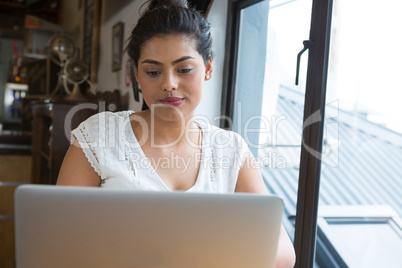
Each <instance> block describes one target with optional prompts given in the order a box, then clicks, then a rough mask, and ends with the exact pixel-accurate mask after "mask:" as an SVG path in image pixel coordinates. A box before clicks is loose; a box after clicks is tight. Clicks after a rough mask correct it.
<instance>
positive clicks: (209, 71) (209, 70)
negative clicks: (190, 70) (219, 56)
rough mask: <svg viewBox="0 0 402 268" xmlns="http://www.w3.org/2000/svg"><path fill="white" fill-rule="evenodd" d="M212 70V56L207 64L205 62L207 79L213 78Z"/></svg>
mask: <svg viewBox="0 0 402 268" xmlns="http://www.w3.org/2000/svg"><path fill="white" fill-rule="evenodd" d="M212 71H213V67H212V58H209V60H208V61H207V64H205V80H209V79H211V77H212Z"/></svg>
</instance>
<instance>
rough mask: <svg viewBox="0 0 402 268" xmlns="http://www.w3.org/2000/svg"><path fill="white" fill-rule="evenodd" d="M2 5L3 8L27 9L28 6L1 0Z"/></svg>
mask: <svg viewBox="0 0 402 268" xmlns="http://www.w3.org/2000/svg"><path fill="white" fill-rule="evenodd" d="M0 7H2V8H13V9H22V10H25V9H26V6H25V5H24V4H18V3H12V2H11V3H10V2H3V1H0Z"/></svg>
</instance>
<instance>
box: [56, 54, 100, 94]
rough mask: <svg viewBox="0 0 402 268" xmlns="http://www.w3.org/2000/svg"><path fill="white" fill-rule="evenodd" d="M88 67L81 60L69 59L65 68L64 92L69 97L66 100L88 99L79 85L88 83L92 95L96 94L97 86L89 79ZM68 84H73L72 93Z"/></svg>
mask: <svg viewBox="0 0 402 268" xmlns="http://www.w3.org/2000/svg"><path fill="white" fill-rule="evenodd" d="M88 75H89V74H88V65H87V64H86V63H85V62H84V61H83V60H80V59H77V58H73V59H69V60H68V61H67V62H66V64H65V66H64V77H65V79H63V85H64V90H65V91H66V92H67V94H68V95H69V96H68V97H66V100H76V101H84V100H86V98H85V97H84V95H82V93H81V91H80V88H79V85H80V84H82V83H84V82H87V83H88V84H89V85H90V89H91V91H92V93H95V92H94V91H95V85H94V84H92V83H91V82H90V81H89V79H88ZM67 83H70V84H73V85H74V87H73V90H72V91H70V89H69V87H68V85H67Z"/></svg>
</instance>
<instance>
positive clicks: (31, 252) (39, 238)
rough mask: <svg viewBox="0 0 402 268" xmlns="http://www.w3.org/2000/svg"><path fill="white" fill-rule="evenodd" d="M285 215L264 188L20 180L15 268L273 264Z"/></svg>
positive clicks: (234, 267)
mask: <svg viewBox="0 0 402 268" xmlns="http://www.w3.org/2000/svg"><path fill="white" fill-rule="evenodd" d="M282 213H283V201H282V200H281V199H280V198H279V197H277V196H267V195H259V194H247V193H239V194H207V193H187V192H139V191H138V192H137V191H132V190H116V189H104V188H92V187H70V186H44V185H23V186H20V187H18V188H17V190H16V192H15V235H16V241H15V242H16V267H17V268H25V267H30V268H35V267H40V268H46V267H75V268H76V267H97V268H99V267H138V268H144V267H167V268H180V267H185V268H189V267H195V268H198V267H202V268H214V267H217V268H225V267H230V268H240V267H242V268H245V267H247V268H248V267H253V268H267V267H274V264H275V257H276V251H277V245H278V239H279V233H280V228H281V227H280V226H281V217H282Z"/></svg>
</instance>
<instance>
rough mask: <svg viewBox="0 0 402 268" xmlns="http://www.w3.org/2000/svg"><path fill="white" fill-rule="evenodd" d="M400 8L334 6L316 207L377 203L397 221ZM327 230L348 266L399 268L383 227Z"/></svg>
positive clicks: (390, 3) (368, 2)
mask: <svg viewBox="0 0 402 268" xmlns="http://www.w3.org/2000/svg"><path fill="white" fill-rule="evenodd" d="M401 9H402V2H401V1H399V0H384V1H381V3H380V2H378V1H374V0H353V1H349V0H336V1H334V10H333V11H334V12H333V18H332V32H331V49H330V59H329V73H328V84H327V106H326V118H325V120H326V121H325V130H324V139H323V142H324V143H323V154H322V166H321V182H320V200H319V204H320V206H322V205H325V206H334V205H343V206H348V205H349V206H352V205H353V206H359V205H360V206H364V205H382V206H384V205H385V206H389V207H390V208H392V209H393V210H394V211H395V212H396V213H397V214H398V215H399V218H400V217H401V216H402V203H401V197H400V193H401V189H402V166H401V165H400V159H402V121H401V118H400V116H401V114H402V105H401V104H400V100H401V98H402V84H401V83H400V77H401V73H402V65H401V62H402V50H401V47H402V35H401V34H399V32H401V29H402V17H401V16H400V14H399V13H400V10H401ZM352 216H353V215H352ZM331 229H332V230H333V231H334V232H336V235H337V236H338V237H342V238H343V239H344V240H345V241H347V242H346V243H345V244H344V247H343V248H338V249H337V250H338V253H339V254H340V256H341V257H342V258H343V259H344V261H345V262H346V263H347V264H348V266H349V267H380V266H381V267H401V263H400V257H399V255H400V252H402V240H401V239H402V238H401V237H400V236H399V235H398V234H397V233H396V232H391V229H390V226H389V225H387V224H367V223H365V224H363V223H361V224H359V223H355V224H347V223H337V224H332V225H331ZM393 249H395V250H393ZM348 252H349V253H351V252H353V254H348ZM398 252H399V253H398ZM350 255H353V259H351V258H350ZM398 262H399V263H398Z"/></svg>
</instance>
